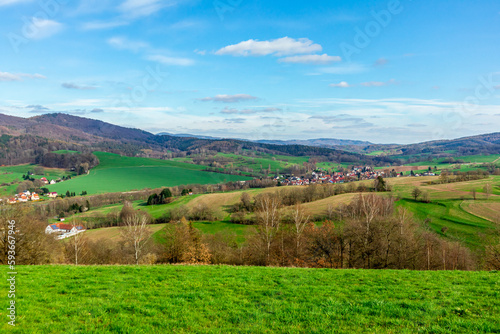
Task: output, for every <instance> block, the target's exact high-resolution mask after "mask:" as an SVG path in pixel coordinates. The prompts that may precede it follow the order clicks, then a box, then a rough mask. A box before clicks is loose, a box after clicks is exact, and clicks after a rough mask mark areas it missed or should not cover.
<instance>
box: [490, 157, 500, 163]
mask: <svg viewBox="0 0 500 334" xmlns="http://www.w3.org/2000/svg"><path fill="white" fill-rule="evenodd" d="M498 161H500V158H498V159H496V160H495V161H493V162H492V163H493V164H496V163H497V162H498Z"/></svg>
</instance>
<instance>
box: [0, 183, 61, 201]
mask: <svg viewBox="0 0 500 334" xmlns="http://www.w3.org/2000/svg"><path fill="white" fill-rule="evenodd" d="M40 181H41V182H42V183H43V184H45V185H49V184H51V185H52V184H56V183H57V181H56V180H50V181H49V180H47V178H46V177H42V178H41V179H40ZM46 195H47V196H48V197H49V198H56V197H57V196H58V194H57V193H56V192H49V193H47V194H46ZM40 200H41V198H40V194H37V193H36V192H30V191H29V190H25V191H23V192H21V193H19V194H15V195H14V197H10V198H9V199H8V200H7V203H8V204H16V203H26V202H30V201H31V202H38V201H40Z"/></svg>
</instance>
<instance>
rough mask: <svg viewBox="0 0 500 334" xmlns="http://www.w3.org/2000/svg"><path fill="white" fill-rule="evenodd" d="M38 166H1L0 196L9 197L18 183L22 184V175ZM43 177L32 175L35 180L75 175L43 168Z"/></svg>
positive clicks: (61, 170)
mask: <svg viewBox="0 0 500 334" xmlns="http://www.w3.org/2000/svg"><path fill="white" fill-rule="evenodd" d="M35 167H38V165H30V164H25V165H17V166H1V167H0V196H10V195H12V194H14V193H15V192H16V188H17V187H18V186H19V183H21V182H23V181H24V180H23V175H26V173H28V171H31V172H33V170H34V169H35ZM43 170H44V171H43V175H32V176H31V177H33V178H35V179H41V178H42V177H44V176H45V177H46V178H47V179H49V180H51V179H59V178H62V177H63V176H68V175H71V176H74V175H75V173H72V172H68V171H66V170H63V169H57V168H43Z"/></svg>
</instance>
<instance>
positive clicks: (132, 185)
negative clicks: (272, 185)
mask: <svg viewBox="0 0 500 334" xmlns="http://www.w3.org/2000/svg"><path fill="white" fill-rule="evenodd" d="M94 154H95V155H96V156H97V157H98V158H99V161H100V164H99V166H98V167H96V168H94V169H92V170H91V171H90V173H89V175H84V176H79V177H76V178H73V179H71V180H69V181H66V182H61V183H58V184H55V185H52V186H50V187H48V188H49V189H50V191H55V192H58V193H63V194H64V193H66V191H70V192H75V193H81V192H82V191H84V190H85V191H87V192H88V193H89V194H104V193H111V192H122V191H131V190H140V189H145V188H152V189H154V188H160V187H173V186H179V185H187V184H217V183H223V182H229V181H240V180H250V178H247V177H242V176H235V175H226V174H218V173H209V172H204V171H202V169H203V168H204V167H203V166H197V165H192V164H186V163H182V162H175V161H167V160H158V159H146V158H131V157H124V156H120V155H117V154H111V153H103V152H95V153H94Z"/></svg>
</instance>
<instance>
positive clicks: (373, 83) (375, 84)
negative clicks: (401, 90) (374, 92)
mask: <svg viewBox="0 0 500 334" xmlns="http://www.w3.org/2000/svg"><path fill="white" fill-rule="evenodd" d="M395 84H397V81H396V80H394V79H391V80H389V81H368V82H362V83H361V86H364V87H383V86H388V85H395Z"/></svg>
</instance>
